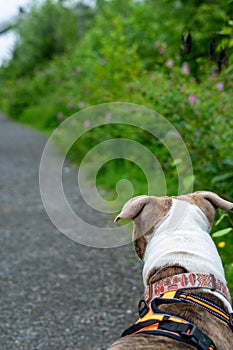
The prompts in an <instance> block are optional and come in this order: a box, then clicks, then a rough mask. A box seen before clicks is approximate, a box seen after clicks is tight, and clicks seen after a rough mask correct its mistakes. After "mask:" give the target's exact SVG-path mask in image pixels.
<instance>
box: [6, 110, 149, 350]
mask: <svg viewBox="0 0 233 350" xmlns="http://www.w3.org/2000/svg"><path fill="white" fill-rule="evenodd" d="M45 143H46V138H45V137H44V136H43V135H42V134H40V133H39V132H36V131H33V130H31V129H29V128H27V127H25V126H22V125H20V124H17V123H15V122H13V121H11V120H9V119H6V118H5V117H4V116H3V115H0V194H1V201H0V222H1V225H0V237H1V246H0V249H1V268H0V274H1V313H0V323H1V327H2V330H1V338H0V348H1V349H3V350H8V349H9V350H13V349H20V350H21V349H22V350H31V349H33V350H34V349H36V350H47V349H48V350H52V349H54V350H55V349H56V350H60V349H64V350H65V349H67V350H68V349H69V350H72V349H78V350H82V349H83V350H97V349H99V350H100V349H106V347H107V345H109V344H110V343H111V342H112V341H113V340H115V339H116V338H118V337H119V335H120V334H121V332H122V331H123V330H124V328H126V327H128V326H129V325H130V324H131V322H133V321H134V320H135V317H136V313H135V311H136V305H137V302H138V299H139V298H140V297H141V296H142V281H141V264H140V263H139V262H138V261H137V259H136V257H135V255H134V253H133V250H132V246H131V245H128V246H124V247H120V248H115V249H95V248H88V247H85V246H82V245H79V244H77V243H74V242H72V241H71V240H69V239H67V238H66V237H65V236H64V235H62V234H61V233H60V232H58V230H57V229H56V228H55V227H54V226H53V225H52V223H51V222H50V220H49V218H48V216H47V214H46V212H45V210H44V208H43V205H42V202H41V197H40V192H39V185H38V167H39V162H40V157H41V154H42V151H43V148H44V145H45Z"/></svg>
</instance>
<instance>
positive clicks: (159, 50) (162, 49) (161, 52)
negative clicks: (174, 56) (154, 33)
mask: <svg viewBox="0 0 233 350" xmlns="http://www.w3.org/2000/svg"><path fill="white" fill-rule="evenodd" d="M158 52H159V54H160V55H163V54H164V48H163V47H160V48H159V49H158Z"/></svg>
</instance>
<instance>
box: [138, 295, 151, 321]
mask: <svg viewBox="0 0 233 350" xmlns="http://www.w3.org/2000/svg"><path fill="white" fill-rule="evenodd" d="M148 311H149V306H148V304H147V302H146V301H145V300H143V299H142V300H140V301H139V303H138V313H139V317H140V318H143V317H144V316H145V315H146V314H147V312H148Z"/></svg>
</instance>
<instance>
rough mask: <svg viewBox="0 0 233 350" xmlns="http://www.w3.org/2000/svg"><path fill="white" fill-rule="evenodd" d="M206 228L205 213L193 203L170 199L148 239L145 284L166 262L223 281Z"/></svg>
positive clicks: (216, 256) (216, 253)
mask: <svg viewBox="0 0 233 350" xmlns="http://www.w3.org/2000/svg"><path fill="white" fill-rule="evenodd" d="M209 230H210V225H209V222H208V220H207V218H206V216H205V214H204V213H203V212H202V211H201V210H200V209H199V208H198V207H197V206H196V205H193V204H190V203H188V202H184V201H181V200H177V199H172V206H171V209H170V210H169V212H168V213H167V215H166V216H164V218H163V219H162V220H161V221H160V223H159V224H158V225H157V226H156V227H155V229H154V231H153V233H152V234H151V235H150V236H148V238H147V246H146V251H145V255H144V268H143V280H144V284H145V286H146V285H147V284H148V282H149V280H150V279H151V277H152V276H153V275H154V274H155V272H156V271H159V270H160V269H161V271H163V269H162V267H164V266H166V265H176V266H178V265H179V266H181V267H182V268H183V269H184V270H185V271H186V272H187V271H188V272H193V273H205V274H213V275H215V276H216V277H217V278H218V279H219V280H221V281H222V282H223V283H226V279H225V275H224V270H223V266H222V262H221V259H220V257H219V254H218V252H217V249H216V247H215V244H214V242H213V241H212V239H211V237H210V234H209ZM164 271H165V270H164ZM164 271H163V274H164V273H165V274H166V272H164ZM164 276H165V275H163V276H161V278H164ZM165 277H168V276H165ZM157 278H158V275H157Z"/></svg>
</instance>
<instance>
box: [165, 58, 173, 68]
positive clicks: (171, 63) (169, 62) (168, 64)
mask: <svg viewBox="0 0 233 350" xmlns="http://www.w3.org/2000/svg"><path fill="white" fill-rule="evenodd" d="M165 65H166V66H167V67H168V68H171V67H172V66H173V61H172V60H167V61H166V62H165Z"/></svg>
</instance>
